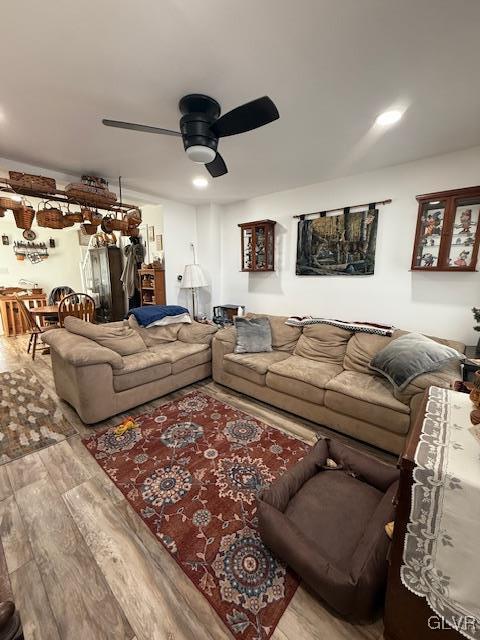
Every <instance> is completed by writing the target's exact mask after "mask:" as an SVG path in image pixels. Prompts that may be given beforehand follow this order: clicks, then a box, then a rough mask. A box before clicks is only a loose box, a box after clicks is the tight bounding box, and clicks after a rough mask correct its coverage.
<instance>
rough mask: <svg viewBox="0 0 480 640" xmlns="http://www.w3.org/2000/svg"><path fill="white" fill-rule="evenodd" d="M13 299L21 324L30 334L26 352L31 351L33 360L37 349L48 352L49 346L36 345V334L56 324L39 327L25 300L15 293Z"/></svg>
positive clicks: (48, 329)
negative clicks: (15, 302)
mask: <svg viewBox="0 0 480 640" xmlns="http://www.w3.org/2000/svg"><path fill="white" fill-rule="evenodd" d="M15 299H16V301H17V309H18V313H19V314H20V316H21V318H22V320H23V324H24V325H25V328H26V330H27V333H29V334H30V339H29V341H28V346H27V353H30V352H31V354H32V360H35V354H36V352H37V350H39V351H41V352H42V353H50V347H49V346H48V345H39V346H38V347H37V341H38V336H39V335H42V333H45V332H46V331H50V330H51V329H56V328H57V326H56V325H49V326H46V327H40V326H39V325H38V324H37V322H36V321H35V318H34V317H33V315H32V313H31V311H30V309H29V308H28V307H27V305H26V304H25V301H24V300H22V298H21V297H20V296H18V295H15Z"/></svg>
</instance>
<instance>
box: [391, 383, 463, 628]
mask: <svg viewBox="0 0 480 640" xmlns="http://www.w3.org/2000/svg"><path fill="white" fill-rule="evenodd" d="M427 401H428V389H427V390H426V391H425V395H424V399H423V403H422V406H421V407H420V409H419V411H418V413H417V417H416V420H415V422H414V425H413V427H412V428H411V429H410V433H409V435H408V438H407V441H406V445H405V449H404V451H403V453H402V455H401V456H400V459H399V462H398V466H399V468H400V482H399V487H398V493H397V497H396V511H395V528H394V533H393V541H392V546H391V549H390V556H389V569H388V582H387V595H386V601H385V613H384V618H383V620H384V623H385V630H384V634H383V637H384V639H385V640H461V638H462V636H461V634H460V633H459V632H457V631H454V630H453V629H451V628H450V627H448V626H447V627H446V628H445V629H442V630H441V631H439V629H438V628H436V627H435V625H434V624H429V619H433V622H434V623H435V622H436V621H438V616H437V615H436V614H435V612H434V611H433V609H431V608H430V606H429V605H428V603H427V601H426V599H425V598H420V597H419V596H417V595H415V594H414V593H412V592H411V591H409V590H408V589H407V587H405V586H404V584H403V583H402V580H401V578H400V569H401V566H402V563H403V549H404V546H405V535H406V532H407V527H408V523H409V521H410V508H411V505H412V485H413V482H414V479H413V473H414V470H415V452H416V449H417V445H418V441H419V439H420V434H421V431H422V426H423V420H424V418H425V411H426V406H427Z"/></svg>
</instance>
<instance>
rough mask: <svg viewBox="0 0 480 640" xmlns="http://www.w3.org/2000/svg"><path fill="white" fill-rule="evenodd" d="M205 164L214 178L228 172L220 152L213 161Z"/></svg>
mask: <svg viewBox="0 0 480 640" xmlns="http://www.w3.org/2000/svg"><path fill="white" fill-rule="evenodd" d="M205 166H206V168H207V171H208V173H209V174H210V175H211V176H212V178H219V177H220V176H224V175H225V174H226V173H228V169H227V165H226V164H225V162H224V160H223V158H222V156H221V155H220V154H219V153H217V155H216V156H215V160H212V162H209V163H208V164H206V165H205Z"/></svg>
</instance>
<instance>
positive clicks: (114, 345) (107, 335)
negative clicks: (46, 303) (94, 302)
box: [64, 316, 147, 356]
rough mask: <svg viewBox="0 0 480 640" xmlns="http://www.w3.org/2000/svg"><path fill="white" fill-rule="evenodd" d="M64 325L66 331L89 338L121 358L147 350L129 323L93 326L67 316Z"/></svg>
mask: <svg viewBox="0 0 480 640" xmlns="http://www.w3.org/2000/svg"><path fill="white" fill-rule="evenodd" d="M64 325H65V329H66V330H67V331H69V332H70V333H75V334H76V335H79V336H83V337H84V338H89V339H90V340H93V341H94V342H96V343H97V344H99V345H101V346H102V347H106V348H107V349H111V350H112V351H115V352H116V353H118V354H119V355H121V356H129V355H131V354H135V353H141V352H142V351H146V349H147V347H146V346H145V343H144V341H143V340H142V338H141V337H140V336H139V334H138V333H137V332H136V331H134V330H133V329H132V328H131V327H130V326H129V325H128V323H127V322H124V323H122V324H120V325H119V323H117V322H115V323H112V325H113V326H111V325H110V324H109V323H107V324H92V323H91V322H85V320H80V318H75V317H73V316H67V317H66V318H65V320H64Z"/></svg>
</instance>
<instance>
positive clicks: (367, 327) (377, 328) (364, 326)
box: [285, 316, 394, 336]
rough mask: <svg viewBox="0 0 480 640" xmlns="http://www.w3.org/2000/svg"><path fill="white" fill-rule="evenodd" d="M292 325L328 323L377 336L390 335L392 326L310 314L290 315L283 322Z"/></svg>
mask: <svg viewBox="0 0 480 640" xmlns="http://www.w3.org/2000/svg"><path fill="white" fill-rule="evenodd" d="M285 324H288V325H290V326H292V327H307V326H309V325H312V324H329V325H331V326H332V327H339V328H340V329H346V330H347V331H358V332H360V333H373V334H374V335H377V336H392V335H393V331H394V327H390V326H388V325H385V324H375V323H373V322H345V321H344V320H333V319H329V318H313V317H312V316H290V318H288V320H287V321H286V322H285Z"/></svg>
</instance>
